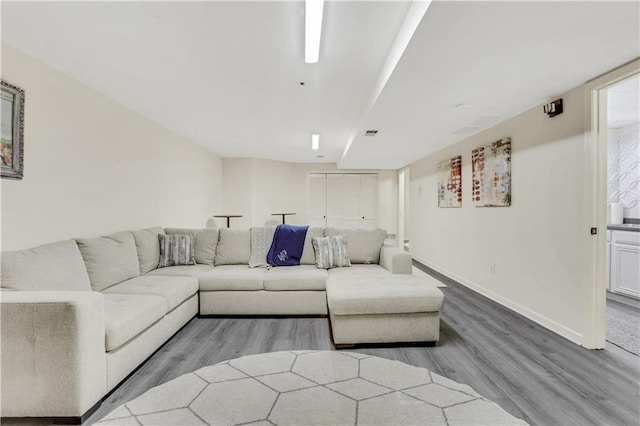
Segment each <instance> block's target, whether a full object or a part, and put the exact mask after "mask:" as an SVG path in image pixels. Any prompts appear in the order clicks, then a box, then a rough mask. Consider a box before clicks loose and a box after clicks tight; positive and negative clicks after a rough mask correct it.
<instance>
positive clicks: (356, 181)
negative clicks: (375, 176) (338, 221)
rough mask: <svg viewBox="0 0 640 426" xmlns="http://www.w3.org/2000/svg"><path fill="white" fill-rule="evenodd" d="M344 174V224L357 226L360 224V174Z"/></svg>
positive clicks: (351, 226) (352, 226)
mask: <svg viewBox="0 0 640 426" xmlns="http://www.w3.org/2000/svg"><path fill="white" fill-rule="evenodd" d="M343 176H344V197H343V201H342V203H343V205H344V226H348V227H350V228H358V227H360V226H362V214H361V213H360V175H355V174H354V175H351V174H349V175H343Z"/></svg>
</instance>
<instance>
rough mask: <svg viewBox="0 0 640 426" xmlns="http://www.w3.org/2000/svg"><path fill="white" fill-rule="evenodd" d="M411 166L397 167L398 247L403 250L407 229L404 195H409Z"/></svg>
mask: <svg viewBox="0 0 640 426" xmlns="http://www.w3.org/2000/svg"><path fill="white" fill-rule="evenodd" d="M407 173H409V179H406V175H407ZM410 173H411V167H409V166H407V167H403V168H401V169H398V235H397V240H398V247H400V248H401V249H403V250H404V240H405V239H406V238H405V237H406V234H407V229H406V223H407V219H406V218H407V211H406V209H405V206H406V202H405V200H406V197H407V196H408V195H409V191H410V188H409V185H408V183H410V182H409V180H410V179H411V174H410Z"/></svg>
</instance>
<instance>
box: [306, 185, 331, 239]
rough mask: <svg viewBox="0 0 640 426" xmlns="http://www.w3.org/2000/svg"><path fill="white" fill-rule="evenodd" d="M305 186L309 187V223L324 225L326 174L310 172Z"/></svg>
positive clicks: (325, 218) (325, 222) (325, 215)
mask: <svg viewBox="0 0 640 426" xmlns="http://www.w3.org/2000/svg"><path fill="white" fill-rule="evenodd" d="M307 186H308V188H309V190H308V193H309V197H308V198H309V213H308V217H309V225H311V226H322V227H324V226H326V224H327V175H326V174H324V173H310V174H309V175H308V185H307Z"/></svg>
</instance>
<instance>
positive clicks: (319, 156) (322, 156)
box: [316, 155, 324, 158]
mask: <svg viewBox="0 0 640 426" xmlns="http://www.w3.org/2000/svg"><path fill="white" fill-rule="evenodd" d="M316 158H324V155H316Z"/></svg>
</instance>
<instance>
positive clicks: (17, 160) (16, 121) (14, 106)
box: [0, 80, 24, 179]
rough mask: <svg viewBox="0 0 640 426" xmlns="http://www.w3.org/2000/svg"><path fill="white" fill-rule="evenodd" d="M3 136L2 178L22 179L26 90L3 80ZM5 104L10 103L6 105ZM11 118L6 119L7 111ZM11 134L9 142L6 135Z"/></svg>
mask: <svg viewBox="0 0 640 426" xmlns="http://www.w3.org/2000/svg"><path fill="white" fill-rule="evenodd" d="M0 83H1V84H2V100H1V101H2V104H3V105H2V112H3V113H2V114H1V119H2V134H1V135H0V166H1V167H0V177H3V178H8V179H22V177H23V173H24V90H23V89H21V88H19V87H17V86H14V85H12V84H10V83H7V82H6V81H4V80H2V81H1V82H0ZM5 102H10V104H9V105H5ZM7 110H8V111H11V116H10V117H6V114H5V113H6V111H7ZM6 134H10V135H11V140H10V141H8V140H6V139H5V138H4V135H6Z"/></svg>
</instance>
